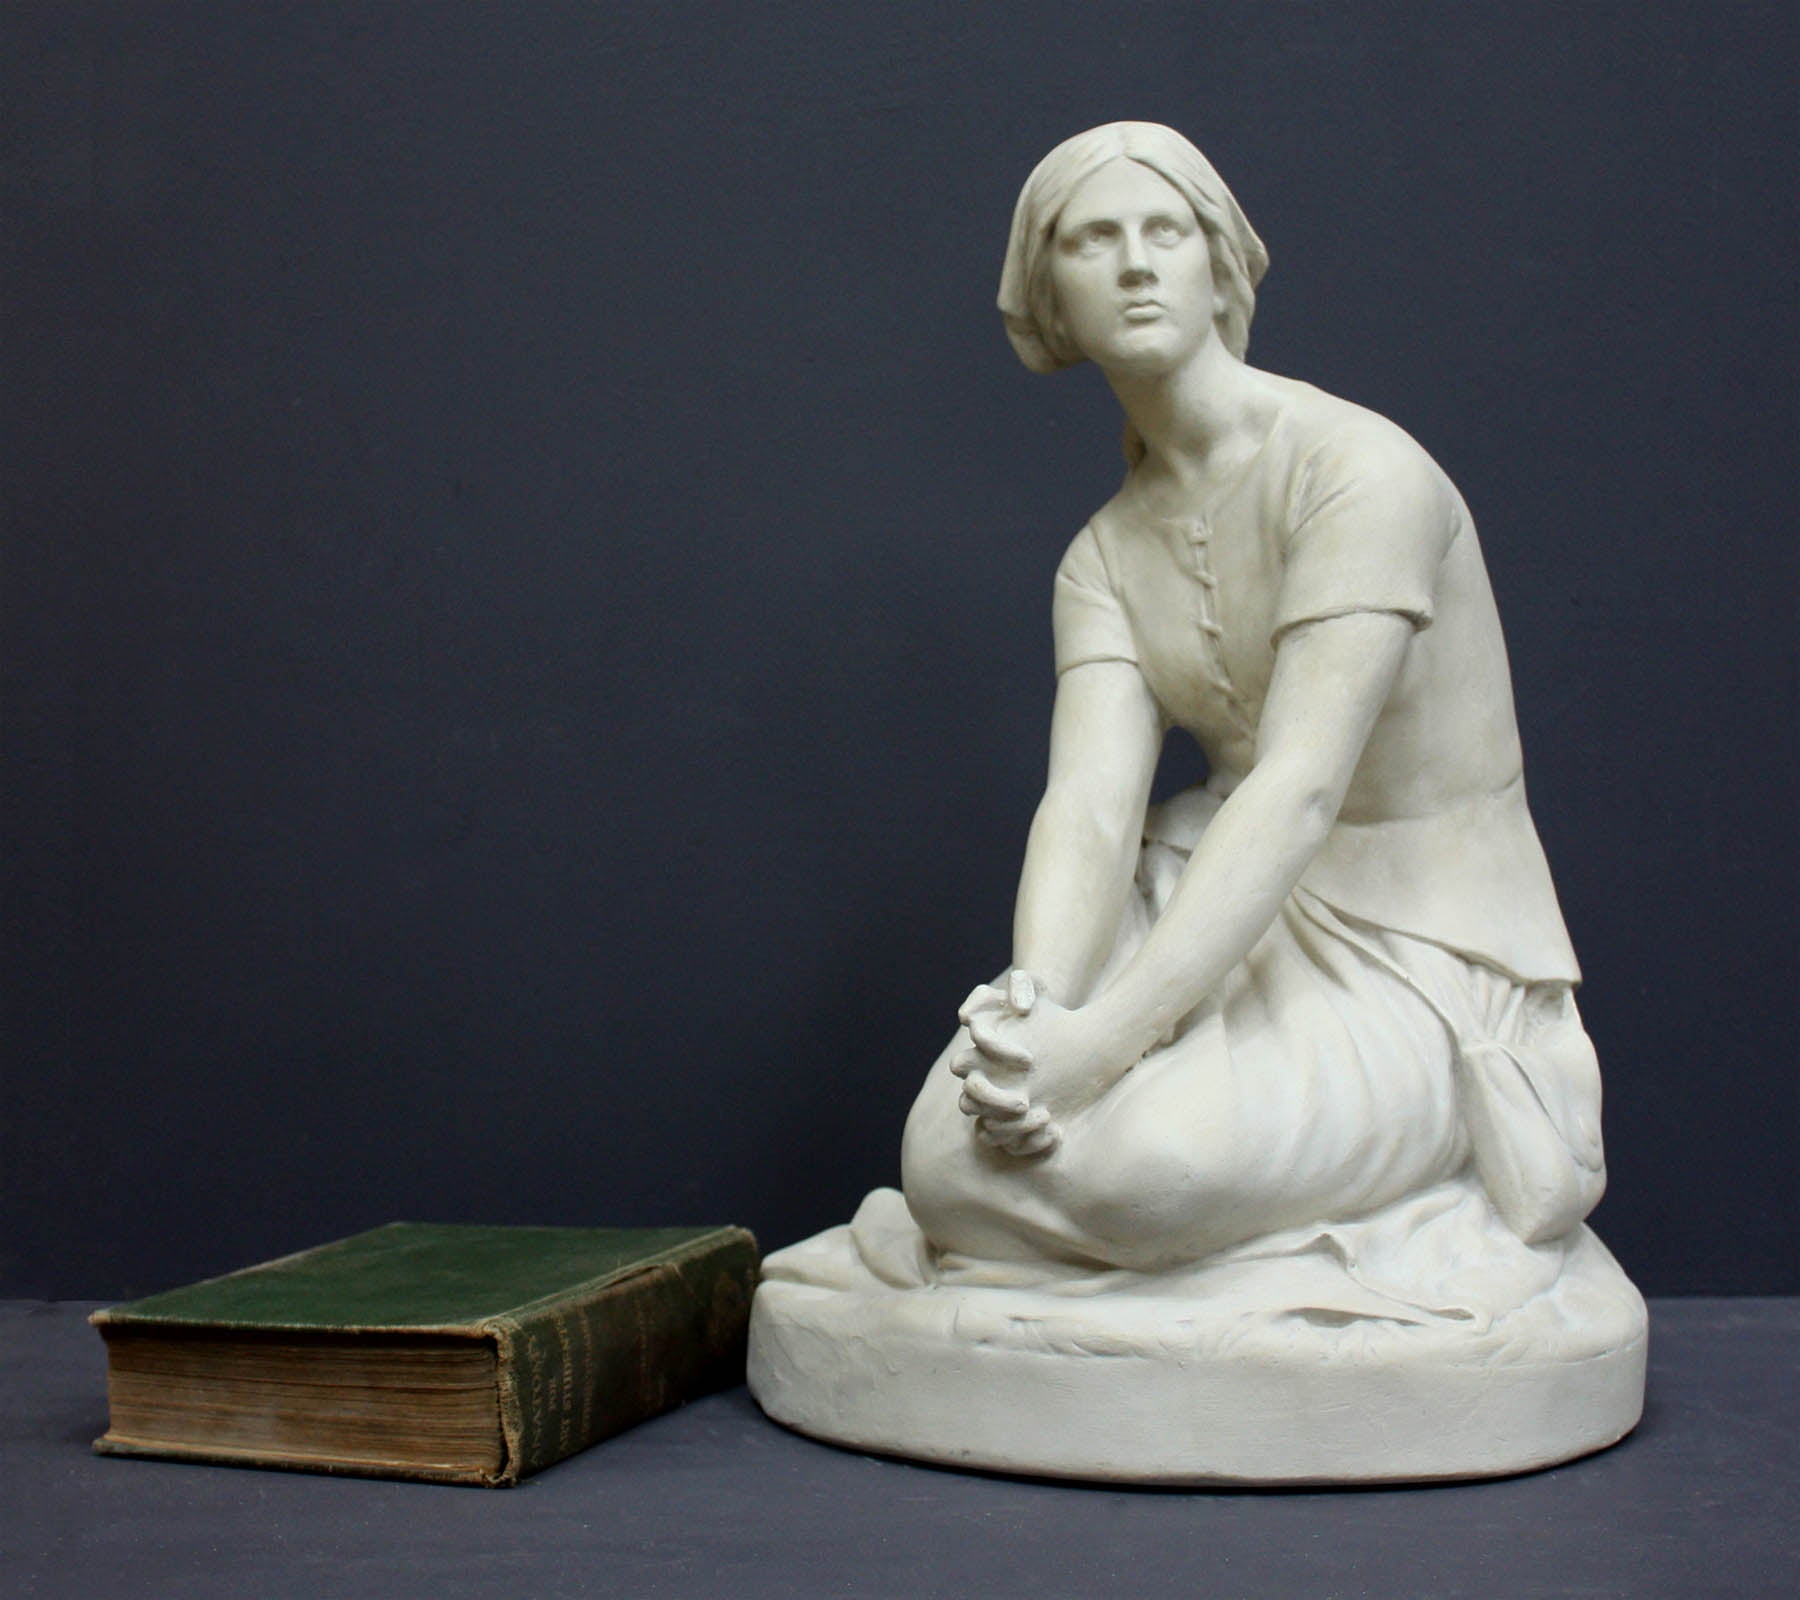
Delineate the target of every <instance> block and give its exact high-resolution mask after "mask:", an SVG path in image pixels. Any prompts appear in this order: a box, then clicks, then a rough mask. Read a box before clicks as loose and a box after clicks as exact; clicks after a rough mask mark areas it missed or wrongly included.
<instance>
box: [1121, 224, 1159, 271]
mask: <svg viewBox="0 0 1800 1600" xmlns="http://www.w3.org/2000/svg"><path fill="white" fill-rule="evenodd" d="M1155 276H1156V273H1155V272H1154V271H1153V270H1152V268H1151V266H1150V252H1149V251H1148V250H1147V249H1145V247H1144V240H1143V237H1142V235H1140V234H1139V233H1137V232H1136V231H1135V230H1133V229H1130V228H1128V229H1126V230H1125V236H1124V239H1123V241H1122V254H1121V256H1120V260H1119V282H1120V283H1122V284H1132V283H1143V282H1144V281H1145V280H1147V279H1149V278H1154V277H1155Z"/></svg>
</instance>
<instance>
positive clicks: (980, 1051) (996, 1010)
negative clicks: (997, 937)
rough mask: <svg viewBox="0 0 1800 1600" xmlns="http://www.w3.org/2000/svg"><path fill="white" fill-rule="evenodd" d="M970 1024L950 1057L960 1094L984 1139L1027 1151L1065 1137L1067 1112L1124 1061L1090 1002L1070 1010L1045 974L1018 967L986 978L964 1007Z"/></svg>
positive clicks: (1036, 1152) (1034, 1152)
mask: <svg viewBox="0 0 1800 1600" xmlns="http://www.w3.org/2000/svg"><path fill="white" fill-rule="evenodd" d="M957 1016H958V1019H959V1020H960V1021H961V1023H962V1025H963V1028H964V1029H965V1030H966V1031H967V1034H968V1041H967V1043H959V1045H958V1047H957V1048H956V1049H955V1050H954V1052H953V1053H952V1055H951V1057H950V1070H951V1072H953V1073H955V1075H956V1076H957V1077H959V1078H961V1079H962V1082H963V1091H962V1096H961V1098H960V1099H959V1100H958V1102H957V1103H958V1105H959V1106H960V1108H961V1110H962V1112H963V1114H964V1115H965V1116H968V1117H970V1118H972V1119H973V1120H974V1123H975V1135H976V1137H977V1138H978V1139H980V1140H981V1141H982V1143H984V1144H987V1145H990V1146H992V1147H993V1148H994V1149H996V1150H1001V1151H1004V1152H1005V1153H1006V1154H1007V1155H1011V1156H1018V1157H1022V1158H1030V1157H1038V1156H1047V1155H1049V1154H1050V1153H1051V1151H1053V1150H1055V1149H1056V1147H1057V1146H1058V1145H1059V1144H1060V1143H1061V1142H1062V1137H1063V1129H1062V1125H1061V1124H1062V1119H1064V1118H1067V1117H1068V1116H1070V1115H1072V1114H1073V1113H1074V1112H1077V1111H1080V1110H1082V1109H1083V1108H1084V1107H1086V1106H1088V1105H1091V1104H1092V1103H1093V1102H1094V1101H1095V1100H1097V1099H1099V1097H1100V1096H1101V1095H1102V1094H1104V1093H1105V1092H1106V1090H1107V1089H1109V1088H1110V1087H1111V1086H1112V1084H1113V1082H1114V1081H1115V1079H1116V1078H1117V1077H1118V1076H1119V1071H1120V1069H1118V1068H1116V1067H1115V1064H1113V1063H1112V1062H1111V1059H1110V1058H1111V1056H1112V1055H1113V1054H1114V1053H1115V1051H1114V1050H1113V1049H1111V1048H1110V1047H1109V1043H1108V1041H1107V1040H1106V1039H1105V1038H1104V1036H1103V1030H1102V1029H1101V1028H1099V1027H1098V1026H1097V1023H1096V1018H1097V1013H1096V1012H1095V1011H1094V1010H1093V1009H1092V1008H1089V1007H1081V1008H1078V1009H1076V1010H1073V1011H1071V1010H1069V1009H1068V1008H1066V1007H1064V1006H1060V1005H1058V1004H1057V1003H1056V1002H1055V1001H1054V1000H1052V999H1051V998H1050V995H1049V993H1048V991H1047V990H1046V989H1045V986H1044V982H1043V980H1042V979H1041V978H1038V977H1036V976H1034V975H1033V974H1032V973H1029V972H1025V971H1022V970H1019V969H1016V968H1015V969H1014V970H1013V971H1012V972H1010V973H1008V974H1007V977H1006V983H1005V987H1004V988H996V987H995V986H993V985H992V984H985V983H984V984H982V985H981V986H980V987H979V988H978V989H976V990H975V992H974V993H973V994H971V995H970V996H969V998H968V999H967V1000H966V1001H965V1002H964V1003H963V1008H962V1010H961V1011H960V1012H958V1013H957Z"/></svg>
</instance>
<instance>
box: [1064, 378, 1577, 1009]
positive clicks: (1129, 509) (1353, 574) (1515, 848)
mask: <svg viewBox="0 0 1800 1600" xmlns="http://www.w3.org/2000/svg"><path fill="white" fill-rule="evenodd" d="M1283 393H1284V396H1285V401H1286V403H1285V404H1284V406H1283V407H1282V409H1281V410H1280V412H1279V413H1278V415H1277V418H1276V420H1275V423H1274V425H1273V427H1272V428H1271V429H1270V431H1269V434H1268V436H1267V437H1266V439H1265V440H1264V441H1263V443H1262V445H1261V446H1260V447H1259V448H1258V450H1257V451H1256V453H1255V454H1254V455H1253V456H1252V458H1251V459H1250V460H1249V461H1248V463H1246V464H1245V466H1244V467H1242V468H1241V469H1240V471H1239V472H1238V474H1237V475H1236V476H1235V477H1234V478H1233V479H1232V480H1231V481H1230V482H1229V483H1228V484H1226V485H1225V486H1223V487H1222V488H1221V489H1219V490H1217V491H1215V492H1214V493H1213V495H1212V496H1211V497H1210V498H1209V500H1208V502H1207V503H1206V504H1204V505H1197V506H1192V507H1184V508H1182V513H1181V514H1180V515H1177V516H1168V515H1165V514H1156V513H1152V512H1150V511H1149V510H1147V509H1146V506H1145V500H1144V496H1143V495H1142V494H1141V493H1140V492H1139V490H1138V487H1137V485H1135V484H1134V483H1133V481H1132V480H1130V479H1128V480H1127V482H1126V484H1125V487H1124V488H1123V489H1122V490H1121V491H1120V493H1119V494H1118V495H1117V496H1115V497H1114V499H1113V500H1112V501H1110V502H1109V503H1108V504H1107V505H1106V506H1105V507H1103V508H1102V509H1101V510H1100V511H1099V512H1098V513H1096V514H1095V516H1094V517H1093V518H1092V519H1091V520H1090V521H1089V523H1088V525H1087V526H1086V527H1085V528H1084V529H1082V531H1081V533H1080V534H1079V535H1077V537H1076V539H1075V541H1074V543H1073V544H1072V545H1071V546H1070V548H1069V551H1068V554H1067V555H1066V556H1065V557H1064V560H1063V563H1062V566H1061V567H1060V568H1059V570H1058V574H1057V584H1056V612H1055V627H1056V647H1057V670H1058V671H1059V673H1060V672H1068V671H1071V670H1073V669H1074V668H1077V667H1079V666H1081V665H1083V664H1085V663H1087V662H1090V661H1100V660H1114V661H1126V662H1130V663H1132V664H1134V665H1135V666H1136V667H1137V668H1138V670H1139V671H1140V672H1141V673H1142V674H1143V677H1144V681H1145V683H1146V684H1147V686H1148V687H1149V689H1150V691H1151V693H1152V694H1153V695H1154V696H1155V698H1156V701H1157V704H1158V705H1159V707H1160V708H1161V710H1162V713H1163V716H1164V718H1165V720H1166V722H1167V723H1168V724H1170V725H1172V726H1177V727H1181V728H1183V729H1185V730H1186V731H1188V732H1189V733H1191V734H1192V735H1193V736H1194V738H1195V739H1196V740H1197V741H1198V742H1199V744H1200V746H1201V748H1202V750H1203V751H1204V752H1205V754H1206V756H1207V760H1208V762H1209V764H1210V765H1211V767H1212V768H1213V770H1214V772H1215V773H1222V774H1224V775H1225V776H1226V778H1227V786H1228V783H1229V779H1230V778H1231V777H1233V776H1241V775H1242V774H1243V773H1246V772H1248V771H1249V770H1250V767H1251V766H1252V765H1253V764H1254V761H1255V754H1256V749H1255V747H1256V731H1257V727H1258V724H1259V722H1260V720H1261V715H1262V708H1263V703H1264V700H1265V698H1266V696H1267V694H1268V688H1269V683H1270V679H1271V677H1272V675H1273V672H1274V664H1275V657H1276V653H1277V651H1278V650H1279V648H1280V643H1281V640H1282V638H1283V636H1284V635H1285V634H1286V633H1288V632H1289V631H1290V630H1292V629H1293V628H1295V627H1298V626H1301V625H1304V624H1306V623H1309V622H1316V621H1321V620H1325V619H1328V618H1331V617H1335V616H1343V615H1347V614H1352V613H1356V612H1372V611H1373V612H1388V613H1392V614H1397V615H1400V616H1403V617H1405V618H1406V619H1407V620H1408V621H1409V622H1410V623H1411V624H1412V626H1413V628H1414V630H1415V631H1414V635H1413V639H1412V642H1411V643H1410V645H1409V646H1408V650H1407V655H1406V659H1405V661H1404V663H1403V665H1402V667H1401V671H1400V675H1399V678H1398V680H1397V681H1396V683H1395V686H1394V688H1393V690H1392V692H1391V693H1390V695H1389V697H1388V701H1387V703H1386V705H1385V706H1384V707H1383V709H1382V712H1381V714H1380V716H1379V717H1378V718H1377V720H1376V723H1375V726H1374V729H1373V730H1372V732H1371V734H1370V737H1369V741H1368V744H1367V746H1366V747H1365V749H1364V753H1363V756H1362V759H1361V760H1360V762H1359V764H1358V766H1357V770H1356V773H1355V775H1354V777H1353V779H1352V781H1351V784H1350V787H1349V790H1348V793H1347V795H1346V797H1345V801H1344V806H1343V809H1342V812H1341V814H1340V818H1339V821H1338V824H1337V826H1336V827H1335V828H1334V830H1333V833H1332V836H1331V838H1330V840H1329V841H1328V842H1327V844H1326V846H1325V849H1324V850H1323V851H1322V852H1321V854H1320V857H1319V858H1318V860H1317V861H1316V862H1315V863H1314V866H1313V867H1312V868H1311V869H1310V870H1309V872H1308V874H1307V876H1306V878H1305V879H1303V882H1304V883H1306V884H1307V886H1308V887H1310V888H1312V889H1314V891H1315V892H1318V893H1320V894H1321V895H1323V896H1324V897H1325V898H1326V899H1328V900H1329V901H1331V902H1332V903H1334V904H1337V905H1338V906H1339V907H1340V908H1341V909H1342V910H1344V911H1346V912H1347V913H1349V914H1351V915H1353V916H1357V917H1360V918H1363V919H1365V920H1369V921H1372V922H1376V923H1378V924H1380V925H1381V926H1386V927H1393V928H1398V929H1400V930H1402V931H1406V932H1410V933H1413V934H1416V935H1418V936H1420V937H1425V938H1429V939H1433V940H1436V941H1438V942H1441V943H1444V944H1447V945H1449V946H1451V947H1452V948H1455V949H1459V950H1462V951H1464V952H1465V953H1468V954H1471V955H1475V956H1477V957H1478V958H1480V959H1482V960H1485V961H1487V962H1489V963H1491V964H1493V965H1496V966H1499V967H1501V968H1502V969H1504V970H1507V971H1510V972H1514V973H1516V974H1517V975H1519V976H1521V977H1524V978H1527V979H1539V978H1567V979H1573V978H1575V977H1576V976H1577V969H1576V966H1575V960H1574V955H1573V952H1572V951H1571V950H1570V948H1569V944H1568V937H1567V934H1566V932H1565V931H1564V929H1563V925H1562V917H1561V913H1560V911H1559V910H1558V908H1557V905H1556V897H1555V892H1554V890H1553V888H1552V887H1551V883H1550V877H1549V869H1548V867H1547V865H1546V864H1545V863H1544V859H1543V853H1542V849H1541V846H1540V845H1539V843H1538V840H1537V834H1536V830H1535V828H1534V827H1533V825H1532V822H1531V818H1530V813H1529V811H1528V810H1527V808H1526V804H1525V797H1524V787H1523V778H1522V768H1521V761H1520V751H1519V739H1518V729H1517V722H1516V719H1515V716H1514V711H1513V702H1512V690H1511V679H1510V673H1509V669H1508V664H1507V659H1506V648H1505V644H1504V640H1503V638H1502V635H1501V631H1500V622H1499V617H1498V614H1497V612H1496V610H1495V606H1494V600H1493V593H1492V590H1491V588H1490V586H1489V583H1488V578H1487V572H1486V567H1485V564H1484V563H1483V560H1482V556H1481V549H1480V545H1479V542H1478V540H1477V538H1476V535H1475V529H1474V524H1473V521H1472V519H1471V518H1470V516H1469V513H1468V510H1467V508H1466V507H1465V506H1464V504H1463V502H1462V499H1461V497H1460V496H1459V495H1458V494H1457V492H1456V490H1455V488H1454V487H1453V486H1452V485H1451V483H1450V481H1449V479H1448V478H1447V477H1445V475H1444V473H1443V472H1442V470H1441V469H1440V468H1439V467H1438V466H1437V464H1436V463H1435V462H1433V461H1432V460H1431V458H1430V457H1429V456H1428V455H1427V454H1426V453H1425V452H1424V450H1423V449H1421V448H1420V447H1419V446H1418V445H1417V444H1416V443H1415V442H1414V441H1413V440H1412V439H1411V438H1410V437H1408V436H1407V435H1406V434H1405V433H1404V432H1403V431H1402V430H1400V429H1399V428H1397V427H1396V426H1394V425H1393V424H1392V423H1390V422H1387V421H1385V420H1384V419H1382V418H1380V417H1378V416H1375V415H1374V414H1373V413H1372V412H1368V411H1366V410H1364V409H1362V408H1361V407H1358V406H1354V405H1351V404H1349V403H1348V402H1345V401H1341V400H1336V399H1334V398H1332V397H1331V396H1328V395H1325V394H1323V393H1322V392H1321V391H1319V390H1317V389H1314V388H1312V387H1311V386H1309V385H1306V384H1298V383H1292V384H1284V386H1283Z"/></svg>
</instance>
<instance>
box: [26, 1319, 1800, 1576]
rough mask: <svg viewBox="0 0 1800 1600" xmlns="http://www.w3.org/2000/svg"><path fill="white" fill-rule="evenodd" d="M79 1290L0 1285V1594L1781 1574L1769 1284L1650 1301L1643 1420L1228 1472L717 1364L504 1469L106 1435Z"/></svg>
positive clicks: (1776, 1369)
mask: <svg viewBox="0 0 1800 1600" xmlns="http://www.w3.org/2000/svg"><path fill="white" fill-rule="evenodd" d="M89 1309H91V1308H90V1307H88V1306H85V1305H74V1304H66V1303H59V1304H43V1303H34V1302H20V1301H12V1302H0V1469H3V1471H4V1477H3V1479H0V1483H3V1484H4V1488H3V1489H0V1498H3V1502H4V1503H3V1505H0V1595H7V1596H19V1597H33V1600H37V1597H43V1600H50V1597H58V1600H60V1597H64V1596H70V1597H73V1596H81V1597H84V1600H85V1597H109V1600H110V1597H135V1596H161V1595H169V1596H181V1597H183V1600H190V1597H191V1600H202V1597H207V1596H232V1597H234V1600H235V1597H245V1600H279V1597H284V1596H307V1597H309V1600H310V1597H325V1600H336V1597H344V1600H354V1597H364V1596H380V1597H386V1596H403V1597H409V1600H410V1597H415V1596H463V1595H468V1596H488V1595H493V1596H508V1597H524V1600H551V1597H556V1596H564V1595H571V1596H573V1595H581V1596H587V1595H626V1596H633V1597H638V1596H642V1597H646V1600H649V1597H654V1596H664V1595H675V1596H763V1595H798V1596H813V1595H819V1596H839V1595H842V1596H894V1597H907V1600H915V1597H919V1600H923V1597H929V1596H938V1595H943V1596H956V1597H957V1600H991V1597H999V1596H1010V1595H1026V1596H1030V1597H1032V1600H1055V1597H1061V1596H1090V1595H1092V1596H1134V1597H1135V1596H1152V1595H1182V1596H1188V1597H1194V1600H1201V1597H1212V1596H1219V1597H1244V1600H1250V1597H1262V1596H1276V1597H1280V1600H1297V1597H1314V1596H1317V1597H1331V1600H1336V1597H1351V1596H1372V1597H1380V1600H1391V1597H1410V1596H1433V1597H1438V1596H1443V1597H1459V1596H1483V1597H1486V1596H1503V1597H1506V1600H1530V1597H1535V1596H1559V1597H1569V1600H1575V1597H1581V1600H1597V1597H1603V1596H1604V1597H1611V1596H1622V1597H1631V1600H1640V1597H1644V1600H1655V1597H1662V1596H1705V1597H1709V1600H1710V1597H1731V1600H1736V1597H1758V1596H1765V1595H1768V1596H1773V1595H1781V1596H1792V1595H1796V1594H1800V1561H1797V1560H1796V1557H1797V1554H1800V1533H1797V1531H1796V1530H1797V1527H1800V1493H1797V1492H1796V1491H1797V1489H1800V1429H1797V1427H1796V1423H1797V1421H1800V1418H1797V1417H1796V1406H1795V1393H1794V1390H1795V1385H1794V1374H1795V1367H1796V1354H1797V1352H1800V1300H1753V1299H1738V1300H1723V1299H1706V1300H1702V1299H1686V1300H1660V1301H1655V1302H1653V1303H1652V1305H1651V1363H1650V1368H1651V1375H1650V1399H1649V1406H1648V1409H1647V1411H1646V1414H1645V1418H1644V1422H1643V1424H1642V1426H1641V1427H1640V1428H1639V1429H1638V1431H1637V1432H1636V1433H1635V1434H1634V1435H1633V1436H1632V1437H1631V1438H1629V1439H1628V1440H1626V1441H1625V1442H1624V1443H1623V1444H1622V1445H1619V1446H1618V1447H1616V1448H1614V1449H1612V1450H1609V1451H1606V1452H1604V1453H1602V1454H1600V1455H1597V1456H1592V1457H1589V1458H1588V1459H1587V1460H1585V1461H1579V1462H1573V1463H1571V1464H1570V1465H1568V1466H1565V1467H1560V1468H1557V1469H1556V1470H1554V1471H1550V1472H1542V1473H1536V1474H1532V1475H1530V1476H1527V1477H1520V1478H1512V1479H1506V1480H1503V1481H1500V1482H1493V1483H1482V1484H1455V1485H1449V1486H1439V1487H1434V1488H1419V1489H1372V1490H1361V1491H1348V1492H1345V1491H1337V1492H1320V1491H1310V1490H1309V1491H1279V1492H1277V1491H1261V1492H1258V1491H1245V1492H1230V1493H1219V1492H1206V1493H1195V1492H1189V1491H1169V1490H1118V1489H1098V1488H1086V1487H1080V1486H1075V1485H1069V1484H1058V1483H1045V1482H1033V1481H1029V1480H1024V1479H1010V1478H1000V1477H988V1476H969V1475H965V1474H961V1473H954V1472H946V1471H939V1470H936V1469H933V1468H928V1467H919V1466H913V1465H909V1464H907V1463H904V1462H898V1461H887V1460H878V1459H875V1458H872V1457H868V1456H862V1455H857V1454H854V1453H852V1452H849V1451H843V1450H835V1449H832V1448H829V1447H827V1446H824V1445H820V1444H815V1443H813V1442H811V1441H810V1440H806V1439H802V1438H799V1437H797V1436H796V1435H794V1434H791V1433H787V1432H785V1431H784V1430H782V1429H781V1428H778V1427H776V1426H775V1425H774V1424H772V1423H770V1422H768V1421H766V1420H765V1419H764V1418H763V1416H762V1414H761V1413H760V1412H759V1411H758V1410H757V1409H756V1406H755V1404H754V1402H752V1401H751V1399H750V1398H749V1396H748V1395H747V1394H746V1393H745V1391H744V1390H742V1389H736V1390H732V1391H730V1392H727V1393H724V1394H719V1395H714V1396H712V1397H710V1398H708V1399H705V1400H701V1401H699V1402H697V1403H695V1404H694V1405H691V1406H688V1407H687V1408H685V1409H684V1410H681V1411H678V1412H675V1413H672V1414H671V1415H669V1416H666V1417H661V1418H658V1419H657V1420H656V1421H654V1422H651V1423H647V1424H646V1425H644V1426H643V1427H641V1428H638V1429H635V1430H634V1431H633V1432H631V1433H629V1434H625V1435H623V1436H622V1437H620V1438H617V1439H614V1440H611V1441H609V1442H608V1443H606V1444H604V1445H601V1446H600V1447H599V1448H598V1449H595V1450H591V1451H589V1452H588V1453H587V1454H585V1455H581V1456H577V1457H575V1458H574V1459H572V1460H570V1461H566V1462H564V1463H562V1464H561V1465H560V1466H557V1467H554V1468H552V1469H551V1470H550V1471H548V1472H546V1473H544V1474H542V1475H541V1476H539V1477H537V1478H534V1479H531V1480H529V1481H528V1482H527V1483H526V1484H525V1485H523V1486H522V1487H520V1488H518V1489H514V1490H510V1491H488V1490H478V1489H451V1488H441V1487H436V1486H432V1485H424V1484H407V1483H388V1482H380V1481H375V1480H369V1479H349V1478H328V1477H317V1476H312V1475H308V1474H303V1473H286V1472H260V1471H252V1470H244V1469H237V1468H222V1467H200V1466H182V1465H176V1464H172V1463H162V1462H148V1461H124V1460H115V1459H110V1458H103V1457H98V1456H95V1455H93V1454H91V1453H90V1451H89V1448H88V1446H89V1442H90V1441H91V1440H92V1438H93V1437H94V1435H96V1434H97V1433H99V1432H100V1431H101V1430H102V1428H103V1427H104V1426H105V1421H106V1399H105V1358H104V1353H103V1351H102V1348H101V1344H100V1340H99V1338H98V1336H97V1335H96V1334H94V1332H93V1331H92V1330H91V1329H89V1328H88V1327H86V1326H85V1324H84V1322H83V1318H84V1316H85V1314H86V1312H87V1311H88V1310H89Z"/></svg>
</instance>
